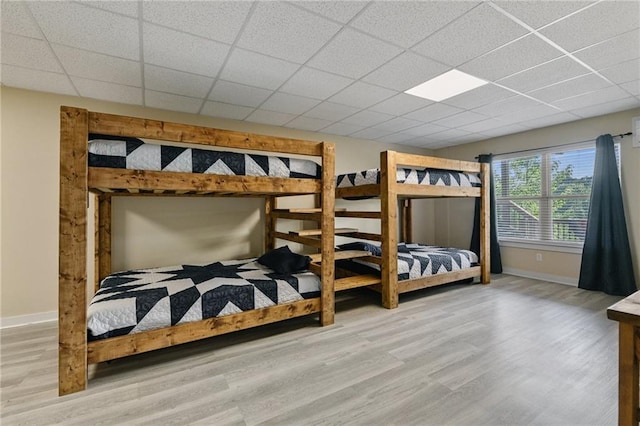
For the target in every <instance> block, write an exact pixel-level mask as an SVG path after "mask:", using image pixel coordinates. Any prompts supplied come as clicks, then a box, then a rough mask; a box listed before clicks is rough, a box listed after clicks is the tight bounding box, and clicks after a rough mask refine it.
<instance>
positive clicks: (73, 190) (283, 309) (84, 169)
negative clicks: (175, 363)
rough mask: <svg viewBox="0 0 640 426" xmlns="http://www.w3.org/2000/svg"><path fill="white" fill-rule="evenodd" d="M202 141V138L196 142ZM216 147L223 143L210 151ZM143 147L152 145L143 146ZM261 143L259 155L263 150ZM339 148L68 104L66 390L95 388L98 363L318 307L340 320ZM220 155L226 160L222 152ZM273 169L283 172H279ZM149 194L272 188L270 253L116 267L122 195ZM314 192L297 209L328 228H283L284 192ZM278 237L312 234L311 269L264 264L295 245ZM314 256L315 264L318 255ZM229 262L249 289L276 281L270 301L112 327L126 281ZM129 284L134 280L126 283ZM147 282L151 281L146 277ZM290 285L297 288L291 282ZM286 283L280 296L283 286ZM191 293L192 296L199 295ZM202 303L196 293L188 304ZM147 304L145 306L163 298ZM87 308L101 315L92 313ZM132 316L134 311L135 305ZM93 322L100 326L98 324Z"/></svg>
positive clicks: (63, 196)
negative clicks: (117, 207)
mask: <svg viewBox="0 0 640 426" xmlns="http://www.w3.org/2000/svg"><path fill="white" fill-rule="evenodd" d="M90 137H91V139H95V140H94V141H92V142H91V143H89V142H88V141H89V139H90ZM138 138H142V139H145V140H144V141H143V140H141V139H138ZM148 140H152V141H161V142H162V143H163V144H164V145H162V146H159V145H158V144H155V143H154V142H151V143H149V142H147V141H148ZM185 144H188V145H185ZM194 145H195V146H197V148H193V146H194ZM200 148H203V149H202V150H201V151H202V152H200V153H199V154H198V155H196V150H198V151H200ZM212 148H216V149H218V150H221V152H217V151H216V152H215V153H211V152H209V150H211V149H212ZM145 150H146V151H149V152H147V153H146V154H145V155H142V154H139V153H142V152H143V151H145ZM230 150H231V151H233V150H235V151H238V150H240V151H241V152H242V151H243V150H248V151H249V154H238V155H248V156H250V158H249V159H246V158H245V159H244V160H242V159H240V160H239V163H236V165H237V166H238V164H240V165H239V166H238V167H239V168H240V169H243V168H246V169H247V170H246V172H247V173H246V174H242V175H240V174H238V173H237V172H238V170H233V169H234V166H233V164H234V161H235V160H238V158H235V157H233V156H234V155H235V154H234V153H230V152H229V151H230ZM256 151H259V153H258V154H260V155H257V154H256V155H255V156H254V155H253V154H254V153H255V152H256ZM334 153H335V149H334V145H333V144H331V143H326V142H312V141H302V140H294V139H285V138H278V137H271V136H262V135H255V134H249V133H240V132H233V131H228V130H220V129H213V128H207V127H199V126H192V125H186V124H178V123H171V122H162V121H156V120H148V119H142V118H135V117H125V116H118V115H111V114H103V113H98V112H91V111H87V110H85V109H80V108H74V107H66V106H63V107H61V111H60V229H59V232H60V233H59V237H60V238H59V250H60V252H59V302H58V303H59V363H58V367H59V370H58V373H59V394H60V395H64V394H69V393H73V392H77V391H80V390H83V389H85V388H86V386H87V375H88V374H87V373H88V365H89V364H95V363H99V362H103V361H108V360H112V359H116V358H120V357H124V356H128V355H133V354H138V353H142V352H146V351H151V350H155V349H160V348H164V347H169V346H173V345H178V344H181V343H186V342H190V341H194V340H198V339H203V338H207V337H211V336H215V335H220V334H224V333H228V332H232V331H235V330H240V329H246V328H249V327H254V326H258V325H261V324H267V323H272V322H275V321H280V320H284V319H288V318H293V317H297V316H301V315H308V314H313V313H320V323H321V325H329V324H332V323H333V322H334V291H333V279H334V260H333V256H334V203H335V198H334V195H335V175H334V161H335V158H334V156H335V154H334ZM262 154H265V155H262ZM268 154H270V155H268ZM149 155H150V157H149ZM274 155H277V156H274ZM229 156H231V157H229ZM286 156H292V157H293V158H288V157H286ZM300 157H302V158H304V159H305V161H306V160H307V159H309V158H310V159H312V165H311V166H310V167H309V163H300V162H298V160H297V159H298V158H300ZM203 158H204V159H203ZM220 158H223V161H218V160H220ZM225 158H226V160H225ZM234 158H235V160H234ZM318 162H320V163H321V167H317V169H316V170H315V171H313V170H314V166H313V164H317V163H318ZM178 163H183V164H182V166H184V165H185V164H186V166H187V168H186V169H183V168H181V167H178V166H179V164H178ZM203 164H204V165H203ZM242 164H244V165H242ZM229 169H231V170H229ZM249 169H252V170H251V171H250V170H249ZM277 169H285V173H284V175H281V174H280V173H278V172H277ZM309 169H310V170H312V172H311V173H307V170H309ZM272 170H276V172H274V173H271V171H272ZM141 194H145V195H157V196H162V195H169V196H243V197H246V196H248V197H260V198H263V199H264V200H265V201H264V212H265V236H266V238H265V255H264V256H262V257H261V258H259V259H258V260H257V261H256V260H255V259H249V260H245V261H223V262H213V263H211V264H208V265H178V266H174V267H165V268H155V269H147V270H136V271H124V272H118V273H113V271H111V200H112V197H115V196H130V195H134V196H136V195H141ZM304 194H311V195H314V196H315V197H314V200H315V207H314V208H308V209H301V211H300V212H298V213H297V215H298V217H299V219H302V220H311V221H314V222H316V223H317V225H318V228H319V232H318V233H317V234H316V235H315V236H304V235H303V236H301V235H299V233H296V232H292V233H285V232H279V231H278V230H277V228H276V224H277V219H278V217H277V214H275V213H276V212H280V213H281V214H284V213H283V212H286V211H288V210H286V209H278V206H277V201H278V198H279V197H284V196H294V195H304ZM90 196H92V197H94V199H95V202H96V207H95V213H94V214H91V217H89V216H88V212H89V210H88V200H89V197H90ZM305 213H306V214H305ZM89 220H94V221H95V231H96V235H95V247H92V248H91V249H89V248H88V247H87V243H88V239H87V235H86V232H87V223H88V221H89ZM278 239H281V240H287V241H292V242H295V243H299V244H304V245H307V246H310V247H311V248H312V249H313V250H314V251H315V252H317V253H315V254H313V260H314V263H313V264H312V265H310V267H309V269H311V272H309V271H307V272H304V271H302V272H298V271H295V273H294V272H292V271H291V270H292V269H296V268H299V267H298V266H297V267H296V268H288V267H287V268H282V270H278V267H275V266H274V267H272V268H271V269H270V268H267V267H264V266H262V265H261V264H260V263H261V262H263V261H264V259H263V258H266V257H265V256H267V255H270V254H272V253H276V254H278V255H280V254H282V252H281V249H283V248H285V247H286V248H287V249H288V247H287V246H283V247H280V248H278V249H276V240H278ZM90 252H91V253H92V254H94V256H95V269H96V282H95V283H93V285H92V287H93V289H94V294H95V296H94V298H93V302H92V303H91V305H90V306H89V309H87V305H88V304H87V291H88V287H87V260H88V256H89V253H90ZM285 254H287V253H285ZM296 256H299V257H298V259H301V258H302V259H304V258H305V257H304V256H301V255H297V254H296ZM265 263H266V261H265ZM306 264H307V265H308V264H309V263H308V260H307V262H306ZM290 266H291V265H290ZM272 269H273V270H272ZM193 270H197V272H195V274H196V276H197V277H196V278H194V277H193V275H189V273H190V272H193ZM219 270H223V273H222V275H221V276H223V277H224V276H233V277H234V278H238V277H240V278H244V279H246V281H248V282H247V283H242V284H241V285H239V286H238V287H239V288H243V289H244V291H245V292H246V291H248V292H249V293H251V297H253V294H254V293H253V287H255V288H258V286H266V287H268V288H266V287H265V288H263V287H260V289H261V290H263V292H262V293H261V294H263V295H267V296H269V297H262V299H263V300H262V302H264V303H258V301H255V303H253V304H249V305H248V307H247V306H245V307H242V303H240V302H239V303H237V304H236V305H237V306H236V307H238V306H239V307H240V308H238V309H228V308H225V306H222V305H220V304H218V306H217V307H215V308H211V309H209V308H207V309H205V306H208V305H206V304H205V301H204V299H203V301H202V303H201V305H200V306H201V308H200V311H202V312H193V311H188V310H186V309H183V311H184V312H182V314H184V318H186V319H185V320H184V321H183V320H177V319H175V318H171V319H170V320H167V319H161V320H160V322H159V324H160V326H159V327H160V328H158V324H157V323H156V324H151V325H150V324H147V323H144V324H142V322H140V321H138V323H136V319H135V318H134V319H133V323H131V321H129V322H127V321H125V323H124V324H119V325H116V326H114V327H111V328H109V326H104V324H102V323H101V320H102V319H104V317H105V316H108V311H109V309H108V305H110V304H111V303H105V301H109V302H117V303H115V304H116V305H117V306H118V308H116V309H120V308H121V307H122V298H121V297H120V296H119V295H121V294H123V293H126V291H127V290H128V289H131V288H133V289H135V288H144V289H146V290H149V288H150V287H149V286H148V284H149V283H151V282H153V283H158V282H167V281H173V282H175V283H180V284H181V285H183V289H187V287H189V286H185V280H186V279H188V278H189V279H191V281H192V282H196V283H201V282H202V281H203V274H204V276H205V278H206V279H209V278H211V276H212V274H214V273H216V271H219ZM229 270H233V271H232V272H229ZM224 271H226V272H224ZM198 274H199V275H198ZM310 275H312V276H313V277H311V276H310ZM265 277H268V278H271V279H274V280H276V281H277V283H276V284H272V283H266V284H265ZM274 277H275V278H274ZM236 281H237V280H236ZM123 284H124V286H125V288H124V289H123V288H122V287H119V286H121V285H123ZM139 285H142V287H136V286H139ZM145 285H146V287H145ZM167 285H168V284H167ZM252 285H253V287H252ZM127 286H128V289H127V288H126V287H127ZM151 287H152V288H151V290H149V291H148V293H149V294H151V293H154V292H156V293H157V291H160V290H158V288H157V287H160V286H153V285H152V286H151ZM228 287H232V286H228ZM167 288H168V287H167ZM195 288H196V286H191V287H189V288H188V289H187V290H188V291H186V293H185V294H187V293H189V291H191V292H193V291H194V289H195ZM292 288H295V290H296V292H292ZM281 289H283V290H282V292H283V294H282V295H280V294H278V291H280V290H281ZM146 290H145V291H146ZM200 290H202V289H200ZM209 290H211V288H207V289H205V290H204V291H200V293H202V294H201V295H200V296H201V298H203V297H204V294H205V293H206V294H209V295H210V294H211V293H207V291H209ZM174 291H175V289H173V290H172V289H168V290H167V289H162V290H161V291H160V292H164V296H167V293H168V294H170V295H173V293H172V292H174ZM255 293H256V294H257V292H255ZM154 294H155V293H154ZM189 294H190V296H189V297H192V296H194V295H193V294H192V293H189ZM270 295H271V296H273V297H271V296H270ZM274 295H275V296H274ZM196 296H197V295H196ZM127 297H128V296H127ZM242 297H244V296H242V295H241V296H239V298H240V299H241V298H242ZM256 297H257V296H256ZM157 299H158V300H160V299H161V298H160V297H157ZM166 299H168V297H163V298H162V300H163V302H162V303H167V302H166ZM268 299H273V300H268ZM127 300H128V299H127ZM192 302H193V300H191V301H190V302H189V303H192ZM131 303H134V304H135V303H137V301H136V302H130V303H129V304H131ZM125 304H126V303H125ZM223 305H224V303H223ZM194 306H195V304H194ZM147 308H148V309H147V311H149V309H155V307H150V308H149V307H147ZM183 308H184V306H183ZM204 310H207V312H204ZM88 311H89V313H90V314H91V318H88ZM187 311H188V312H187ZM116 314H118V312H116ZM182 314H181V315H182ZM135 315H136V314H135V307H134V316H135ZM171 315H173V312H172V313H171ZM116 316H117V315H116ZM123 316H124V317H127V316H129V317H130V316H131V314H130V313H126V314H123ZM149 316H153V315H149ZM129 319H130V318H129ZM187 320H188V321H187ZM145 321H146V320H145ZM163 321H164V322H163ZM89 323H90V324H89ZM89 327H91V331H88V328H89ZM105 327H106V328H105Z"/></svg>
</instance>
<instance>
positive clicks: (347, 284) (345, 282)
mask: <svg viewBox="0 0 640 426" xmlns="http://www.w3.org/2000/svg"><path fill="white" fill-rule="evenodd" d="M375 284H380V277H378V276H376V275H355V276H353V277H347V278H339V279H336V283H335V289H336V291H340V290H348V289H350V288H357V287H367V286H370V285H375Z"/></svg>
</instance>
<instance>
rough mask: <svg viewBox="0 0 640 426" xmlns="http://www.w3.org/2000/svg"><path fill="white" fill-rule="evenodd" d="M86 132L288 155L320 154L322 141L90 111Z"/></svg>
mask: <svg viewBox="0 0 640 426" xmlns="http://www.w3.org/2000/svg"><path fill="white" fill-rule="evenodd" d="M89 131H90V132H91V133H102V134H107V135H116V136H129V137H137V138H151V139H157V140H164V141H173V142H183V143H192V144H201V145H211V146H219V147H227V148H239V149H247V150H258V151H269V152H282V153H287V154H301V155H313V156H321V155H322V143H321V142H311V141H305V140H297V139H289V138H280V137H275V136H266V135H256V134H253V133H244V132H235V131H231V130H221V129H213V128H210V127H201V126H194V125H189V124H180V123H172V122H168V121H158V120H148V119H143V118H136V117H125V116H120V115H113V114H103V113H98V112H90V113H89Z"/></svg>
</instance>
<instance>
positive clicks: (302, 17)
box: [237, 1, 340, 64]
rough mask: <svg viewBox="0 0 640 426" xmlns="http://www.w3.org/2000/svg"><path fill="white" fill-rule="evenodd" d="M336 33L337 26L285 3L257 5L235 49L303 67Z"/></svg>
mask: <svg viewBox="0 0 640 426" xmlns="http://www.w3.org/2000/svg"><path fill="white" fill-rule="evenodd" d="M339 29H340V26H339V25H338V24H335V23H333V22H331V21H329V20H326V19H322V18H319V17H318V16H317V15H315V14H312V13H310V12H307V11H304V10H301V9H298V8H296V7H294V6H291V5H288V4H286V3H280V2H274V1H268V2H258V3H257V5H256V8H255V10H254V12H253V15H252V16H251V18H249V21H248V23H247V26H246V28H245V29H244V31H243V32H242V35H241V36H240V39H239V40H238V43H237V45H238V46H240V47H244V48H247V49H250V50H253V51H257V52H262V53H264V54H266V55H270V56H274V57H276V58H280V59H285V60H288V61H292V62H295V63H299V64H302V63H304V62H306V61H307V60H309V58H311V56H313V55H314V54H315V53H316V52H317V51H318V49H320V48H321V47H322V46H324V45H325V44H326V43H327V42H328V41H329V40H330V39H331V37H333V36H334V35H335V34H336V33H337V32H338V30H339Z"/></svg>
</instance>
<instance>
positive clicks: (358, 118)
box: [342, 110, 393, 133]
mask: <svg viewBox="0 0 640 426" xmlns="http://www.w3.org/2000/svg"><path fill="white" fill-rule="evenodd" d="M392 118H393V116H392V115H387V114H382V113H381V112H375V111H368V110H364V111H360V112H359V113H357V114H354V115H352V116H351V117H347V118H345V119H344V120H342V122H343V123H347V124H355V125H356V126H362V127H369V126H373V125H375V124H378V123H382V122H384V121H388V120H391V119H392ZM388 133H391V132H388Z"/></svg>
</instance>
